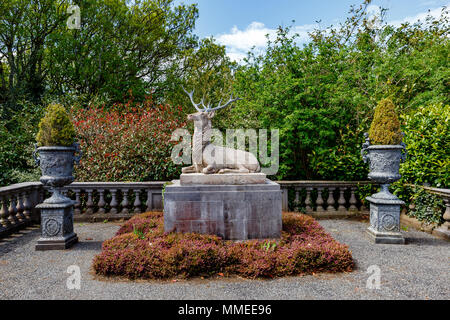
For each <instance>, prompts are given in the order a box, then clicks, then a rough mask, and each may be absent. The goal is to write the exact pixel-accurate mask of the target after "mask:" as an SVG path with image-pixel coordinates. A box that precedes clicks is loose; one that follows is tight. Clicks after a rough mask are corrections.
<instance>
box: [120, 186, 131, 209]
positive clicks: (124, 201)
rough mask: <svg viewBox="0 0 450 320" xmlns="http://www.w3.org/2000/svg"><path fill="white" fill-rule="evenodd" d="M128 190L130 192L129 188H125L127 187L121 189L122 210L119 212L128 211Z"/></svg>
mask: <svg viewBox="0 0 450 320" xmlns="http://www.w3.org/2000/svg"><path fill="white" fill-rule="evenodd" d="M128 192H130V190H127V189H123V190H122V195H123V199H122V204H121V205H122V211H121V212H120V213H121V214H128V213H129V209H128V206H129V203H128Z"/></svg>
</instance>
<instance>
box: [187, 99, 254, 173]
mask: <svg viewBox="0 0 450 320" xmlns="http://www.w3.org/2000/svg"><path fill="white" fill-rule="evenodd" d="M187 93H188V92H187ZM188 95H189V97H190V98H191V101H192V104H193V105H194V107H195V108H196V109H197V111H198V113H194V114H190V115H189V116H188V120H190V121H194V139H193V146H192V162H193V165H192V166H190V167H187V168H183V169H182V171H183V173H204V174H214V173H219V174H223V173H256V172H260V171H261V167H260V165H259V162H258V160H257V159H256V157H255V156H254V155H253V154H251V153H250V152H246V151H243V150H236V149H232V148H227V147H221V146H216V145H214V144H213V143H212V142H211V137H212V124H211V119H212V118H213V117H214V111H215V110H218V109H221V108H224V107H226V106H227V105H229V104H231V103H232V102H234V101H236V100H238V99H232V98H231V99H230V101H229V102H228V103H227V104H225V105H224V106H220V103H219V106H218V107H216V108H214V109H211V108H210V107H209V106H208V107H206V106H204V104H203V100H202V104H203V106H204V107H205V108H204V109H203V110H201V109H200V108H199V104H196V103H195V102H194V100H193V97H192V96H193V92H192V93H188Z"/></svg>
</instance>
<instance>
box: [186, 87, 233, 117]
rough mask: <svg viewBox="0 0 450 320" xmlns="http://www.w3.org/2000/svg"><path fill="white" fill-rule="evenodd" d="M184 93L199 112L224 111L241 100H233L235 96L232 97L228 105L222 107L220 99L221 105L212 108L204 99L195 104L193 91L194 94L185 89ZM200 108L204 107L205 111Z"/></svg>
mask: <svg viewBox="0 0 450 320" xmlns="http://www.w3.org/2000/svg"><path fill="white" fill-rule="evenodd" d="M183 90H184V92H186V94H187V95H188V96H189V98H190V99H191V103H192V105H193V106H194V108H195V109H197V111H198V112H213V111H216V110H219V109H223V108H225V107H227V106H229V105H230V104H232V103H233V102H236V101H238V100H241V98H233V95H231V96H230V100H228V102H227V103H225V104H224V105H220V104H221V103H222V99H220V101H219V105H218V106H217V107H215V108H211V104H210V103H208V105H205V102H204V99H203V98H202V101H200V103H195V101H194V90H192V92H188V91H187V90H186V89H184V88H183ZM200 106H202V107H203V109H200Z"/></svg>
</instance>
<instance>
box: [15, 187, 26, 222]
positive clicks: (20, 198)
mask: <svg viewBox="0 0 450 320" xmlns="http://www.w3.org/2000/svg"><path fill="white" fill-rule="evenodd" d="M23 195H24V193H23V191H19V192H17V198H16V199H17V214H16V218H17V220H18V221H19V222H25V221H26V217H25V215H24V214H23V210H24V206H23Z"/></svg>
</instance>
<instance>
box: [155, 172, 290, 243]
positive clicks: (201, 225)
mask: <svg viewBox="0 0 450 320" xmlns="http://www.w3.org/2000/svg"><path fill="white" fill-rule="evenodd" d="M281 227H282V225H281V190H280V186H279V185H278V184H277V183H274V182H272V181H270V180H266V181H265V183H264V184H252V185H181V184H180V181H174V183H173V184H172V185H168V186H166V189H165V192H164V228H165V230H166V231H167V232H171V231H176V232H182V233H189V232H195V233H201V234H215V235H218V236H220V237H222V238H223V239H226V240H248V239H269V238H280V237H281Z"/></svg>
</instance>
